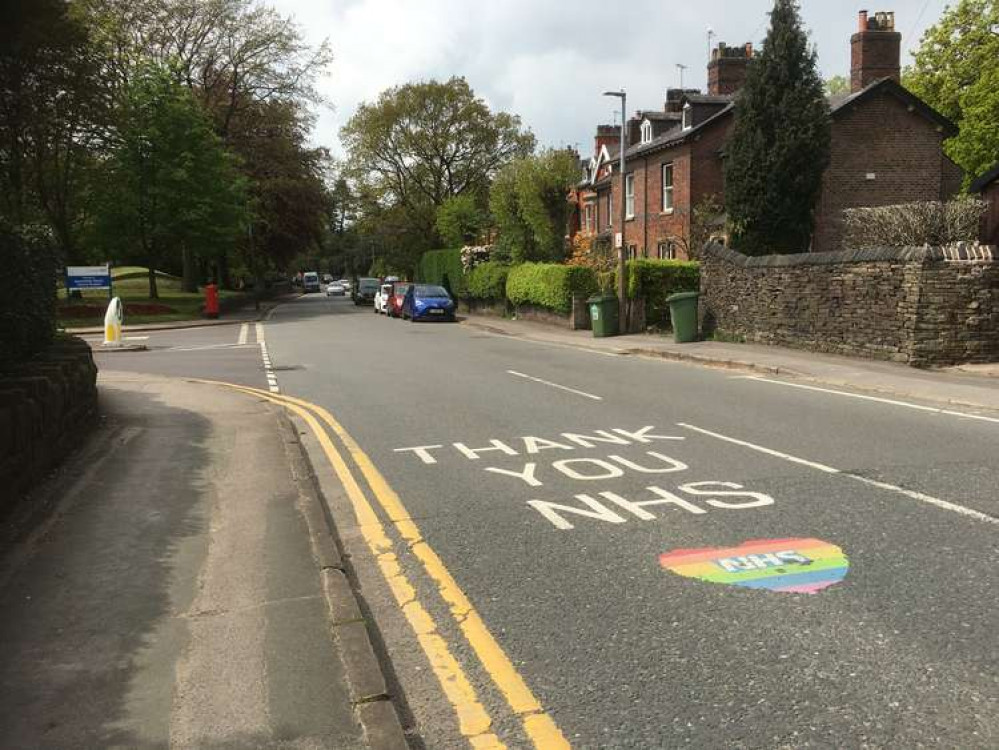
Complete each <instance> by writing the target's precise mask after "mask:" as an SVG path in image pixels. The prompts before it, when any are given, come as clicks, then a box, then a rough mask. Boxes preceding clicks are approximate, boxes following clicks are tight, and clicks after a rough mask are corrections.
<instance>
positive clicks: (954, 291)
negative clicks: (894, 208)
mask: <svg viewBox="0 0 999 750" xmlns="http://www.w3.org/2000/svg"><path fill="white" fill-rule="evenodd" d="M701 295H702V296H701V305H700V315H701V323H702V328H703V329H704V331H705V332H706V333H711V332H713V331H719V332H722V333H724V334H727V335H735V336H740V337H744V338H745V339H746V340H747V341H750V342H754V343H761V344H773V345H780V346H789V347H795V348H800V349H809V350H811V351H820V352H831V353H836V354H846V355H852V356H862V357H871V358H875V359H887V360H894V361H898V362H906V363H908V364H911V365H914V366H917V367H927V366H933V365H949V364H957V363H962V362H991V361H999V263H996V262H995V261H994V260H993V257H992V252H991V251H990V250H989V249H973V248H972V249H969V248H965V247H964V246H961V247H960V248H954V249H950V248H947V249H944V248H928V247H927V248H890V249H864V250H855V251H844V252H836V253H805V254H800V255H773V256H765V257H756V258H750V257H746V256H744V255H740V254H739V253H736V252H733V251H731V250H729V249H727V248H724V247H721V246H719V245H712V246H710V247H708V248H706V249H705V251H704V253H703V257H702V261H701Z"/></svg>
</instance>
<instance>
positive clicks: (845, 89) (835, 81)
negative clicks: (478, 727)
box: [826, 76, 850, 96]
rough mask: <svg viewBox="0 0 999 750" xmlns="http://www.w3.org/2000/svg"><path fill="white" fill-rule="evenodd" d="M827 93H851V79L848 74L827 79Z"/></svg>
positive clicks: (834, 94)
mask: <svg viewBox="0 0 999 750" xmlns="http://www.w3.org/2000/svg"><path fill="white" fill-rule="evenodd" d="M826 93H827V94H829V96H839V95H841V94H849V93H850V79H849V78H847V77H846V76H833V77H832V78H829V79H827V80H826Z"/></svg>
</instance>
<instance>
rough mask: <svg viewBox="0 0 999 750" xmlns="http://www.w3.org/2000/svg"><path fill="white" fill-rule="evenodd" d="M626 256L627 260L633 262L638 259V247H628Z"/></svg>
mask: <svg viewBox="0 0 999 750" xmlns="http://www.w3.org/2000/svg"><path fill="white" fill-rule="evenodd" d="M626 255H627V256H628V260H635V258H637V257H638V245H628V251H627V253H626Z"/></svg>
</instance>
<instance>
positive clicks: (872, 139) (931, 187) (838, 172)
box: [812, 92, 948, 252]
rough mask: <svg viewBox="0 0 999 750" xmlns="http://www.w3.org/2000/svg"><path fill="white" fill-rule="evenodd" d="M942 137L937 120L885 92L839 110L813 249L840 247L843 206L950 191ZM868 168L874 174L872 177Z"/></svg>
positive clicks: (938, 196)
mask: <svg viewBox="0 0 999 750" xmlns="http://www.w3.org/2000/svg"><path fill="white" fill-rule="evenodd" d="M942 143H943V134H942V133H940V132H938V131H937V128H936V126H935V125H933V124H932V123H931V122H929V121H928V120H926V119H925V118H923V117H921V116H920V115H918V114H916V113H915V112H909V111H908V110H907V108H906V105H905V104H903V103H902V102H901V101H899V100H898V99H896V98H895V97H894V96H892V95H890V94H888V93H886V92H881V93H879V94H876V95H875V96H874V97H872V98H870V99H867V100H865V101H864V102H862V103H861V104H859V105H857V106H854V107H851V108H850V109H848V110H847V111H845V112H840V113H838V114H837V116H836V117H835V118H834V119H833V126H832V152H831V160H830V164H829V168H828V169H827V170H826V173H825V175H824V177H823V180H822V195H821V197H820V199H819V203H818V206H817V207H816V227H815V239H814V243H813V246H812V249H813V251H815V252H827V251H833V250H840V249H841V244H842V238H843V228H842V224H843V219H842V211H843V209H844V208H856V207H860V206H887V205H891V204H894V203H908V202H911V201H925V200H940V199H941V198H945V197H948V195H947V194H946V193H945V190H946V189H947V187H946V185H947V183H948V181H947V180H946V179H945V172H944V166H945V165H944V162H945V161H946V160H947V159H946V157H945V156H944V154H943V148H942ZM868 173H873V174H874V175H875V179H873V180H868V179H867V178H866V175H867V174H868Z"/></svg>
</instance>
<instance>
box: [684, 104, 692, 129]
mask: <svg viewBox="0 0 999 750" xmlns="http://www.w3.org/2000/svg"><path fill="white" fill-rule="evenodd" d="M692 127H694V108H693V107H691V106H690V102H687V103H686V104H684V105H683V129H684V130H690V129H691V128H692Z"/></svg>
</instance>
